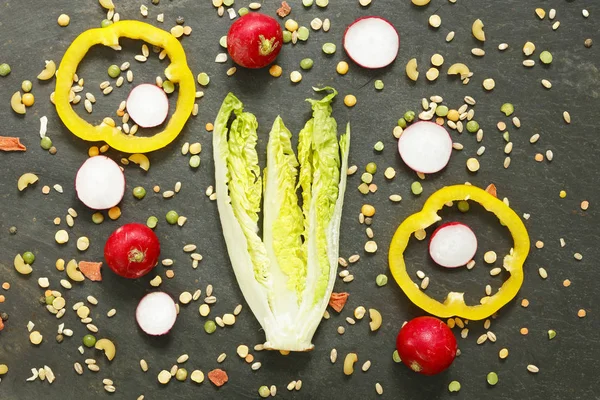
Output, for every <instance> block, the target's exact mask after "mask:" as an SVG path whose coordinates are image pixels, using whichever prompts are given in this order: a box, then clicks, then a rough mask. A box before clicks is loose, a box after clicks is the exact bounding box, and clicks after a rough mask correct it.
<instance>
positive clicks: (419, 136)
mask: <svg viewBox="0 0 600 400" xmlns="http://www.w3.org/2000/svg"><path fill="white" fill-rule="evenodd" d="M398 152H399V153H400V157H402V160H403V161H404V162H405V163H406V165H408V166H409V167H410V168H411V169H412V170H414V171H417V172H422V173H424V174H433V173H435V172H438V171H441V170H442V169H444V167H445V166H446V165H447V164H448V161H449V160H450V155H451V154H452V139H451V138H450V135H449V134H448V131H446V129H445V128H444V127H443V126H439V125H438V124H435V123H433V122H429V121H419V122H417V123H414V124H412V125H411V126H409V127H408V128H406V129H405V130H404V132H402V135H401V136H400V139H399V140H398Z"/></svg>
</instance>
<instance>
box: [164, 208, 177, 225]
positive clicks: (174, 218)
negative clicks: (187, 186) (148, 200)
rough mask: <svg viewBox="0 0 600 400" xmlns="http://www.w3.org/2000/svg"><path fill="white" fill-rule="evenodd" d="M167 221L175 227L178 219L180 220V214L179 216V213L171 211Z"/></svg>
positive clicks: (168, 213) (167, 215)
mask: <svg viewBox="0 0 600 400" xmlns="http://www.w3.org/2000/svg"><path fill="white" fill-rule="evenodd" d="M165 219H166V220H167V223H169V224H171V225H175V224H176V223H177V219H179V214H177V211H174V210H171V211H169V212H167V214H166V215H165Z"/></svg>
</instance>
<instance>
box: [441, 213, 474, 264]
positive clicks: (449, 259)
mask: <svg viewBox="0 0 600 400" xmlns="http://www.w3.org/2000/svg"><path fill="white" fill-rule="evenodd" d="M476 251H477V237H476V236H475V234H474V233H473V231H472V230H471V228H469V227H468V226H467V225H465V224H461V223H460V222H447V223H445V224H443V225H441V226H440V227H439V228H437V229H436V230H435V231H434V232H433V234H432V235H431V239H430V241H429V255H430V256H431V258H432V259H433V261H435V262H436V263H437V264H439V265H441V266H442V267H446V268H457V267H462V266H463V265H466V264H467V263H468V262H469V261H471V260H472V259H473V257H474V256H475V252H476Z"/></svg>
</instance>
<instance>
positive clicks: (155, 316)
mask: <svg viewBox="0 0 600 400" xmlns="http://www.w3.org/2000/svg"><path fill="white" fill-rule="evenodd" d="M135 319H136V321H137V323H138V325H139V326H140V328H141V329H142V330H143V331H144V332H146V333H147V334H148V335H152V336H160V335H165V334H167V333H169V331H170V330H171V328H172V327H173V325H175V320H176V319H177V307H176V306H175V301H173V298H172V297H171V296H169V295H168V294H166V293H165V292H152V293H148V294H147V295H145V296H144V297H143V298H142V300H140V302H139V304H138V306H137V309H136V310H135Z"/></svg>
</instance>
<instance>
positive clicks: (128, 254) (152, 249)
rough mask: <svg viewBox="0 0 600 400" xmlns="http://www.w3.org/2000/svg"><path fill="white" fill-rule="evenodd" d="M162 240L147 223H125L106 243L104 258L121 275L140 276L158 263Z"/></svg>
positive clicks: (132, 277) (131, 277) (133, 277)
mask: <svg viewBox="0 0 600 400" xmlns="http://www.w3.org/2000/svg"><path fill="white" fill-rule="evenodd" d="M159 256H160V242H159V241H158V237H157V236H156V234H155V233H154V231H152V229H150V228H148V227H147V226H146V225H143V224H138V223H130V224H125V225H123V226H122V227H120V228H118V229H117V230H116V231H114V232H113V233H112V234H111V235H110V236H109V238H108V240H107V241H106V244H105V245H104V259H105V260H106V263H107V264H108V266H109V267H110V269H112V270H113V272H114V273H116V274H117V275H119V276H122V277H124V278H129V279H136V278H140V277H142V276H144V275H146V274H147V273H149V272H150V271H152V269H153V268H154V267H155V266H156V264H158V258H159Z"/></svg>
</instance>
